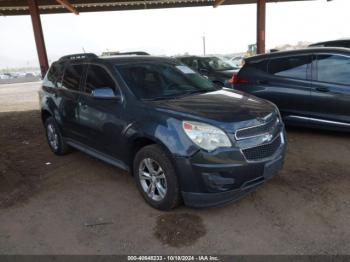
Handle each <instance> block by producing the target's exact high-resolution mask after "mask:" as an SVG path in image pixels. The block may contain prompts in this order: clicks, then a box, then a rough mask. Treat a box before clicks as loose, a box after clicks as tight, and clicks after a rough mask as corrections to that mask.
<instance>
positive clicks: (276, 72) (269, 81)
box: [238, 55, 312, 116]
mask: <svg viewBox="0 0 350 262" xmlns="http://www.w3.org/2000/svg"><path fill="white" fill-rule="evenodd" d="M246 66H247V67H251V68H250V69H249V68H248V69H245V67H246ZM246 66H244V69H243V70H241V72H240V73H239V77H240V78H242V79H246V80H247V81H246V82H247V83H244V84H240V85H239V87H238V89H239V90H242V91H245V90H246V91H248V92H249V93H253V94H254V95H256V96H258V97H261V98H264V99H267V100H270V101H272V102H273V103H275V104H276V105H277V106H278V107H279V109H280V111H281V113H282V114H284V115H288V116H290V115H307V114H308V112H309V111H310V102H311V85H312V82H311V55H295V56H288V57H278V58H272V59H267V60H265V61H261V62H259V63H256V64H254V63H252V64H247V65H246Z"/></svg>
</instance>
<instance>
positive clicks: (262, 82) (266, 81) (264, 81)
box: [256, 80, 269, 85]
mask: <svg viewBox="0 0 350 262" xmlns="http://www.w3.org/2000/svg"><path fill="white" fill-rule="evenodd" d="M256 83H257V84H259V85H266V84H268V83H269V81H268V80H257V81H256Z"/></svg>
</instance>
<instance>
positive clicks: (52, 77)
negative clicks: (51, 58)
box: [43, 62, 63, 88]
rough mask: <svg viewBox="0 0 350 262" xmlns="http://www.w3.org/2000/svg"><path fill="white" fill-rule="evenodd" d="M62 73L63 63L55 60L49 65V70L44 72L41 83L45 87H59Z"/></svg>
mask: <svg viewBox="0 0 350 262" xmlns="http://www.w3.org/2000/svg"><path fill="white" fill-rule="evenodd" d="M62 75H63V65H62V64H61V63H58V62H55V63H53V64H52V65H51V67H50V70H49V72H48V73H47V74H46V76H45V78H44V80H43V85H44V86H46V87H51V88H55V87H60V85H61V81H62Z"/></svg>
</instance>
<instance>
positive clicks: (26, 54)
mask: <svg viewBox="0 0 350 262" xmlns="http://www.w3.org/2000/svg"><path fill="white" fill-rule="evenodd" d="M349 10H350V0H333V1H331V2H327V1H326V0H316V1H305V2H288V3H269V4H267V21H266V47H267V49H270V48H274V47H276V46H279V45H283V44H297V43H298V42H299V41H307V42H317V41H323V40H331V39H339V38H350V26H349V25H350V15H349ZM41 19H42V25H43V31H44V37H45V41H46V48H47V52H48V57H49V60H50V62H52V61H54V60H56V59H57V58H59V57H60V56H63V55H66V54H70V53H81V52H84V50H85V51H86V52H95V53H96V54H101V52H103V51H107V50H109V51H135V50H138V51H139V50H141V51H146V52H149V53H151V54H154V55H176V54H184V53H189V54H202V53H203V45H202V36H203V35H205V37H206V51H207V53H209V54H230V53H239V52H245V51H246V50H247V46H248V44H253V43H255V42H256V5H255V4H246V5H232V6H220V7H218V8H212V7H196V8H175V9H157V10H138V11H119V12H118V11H116V12H99V13H81V14H80V15H78V16H77V15H74V14H71V13H67V14H55V15H42V16H41ZM37 65H38V61H37V53H36V49H35V42H34V36H33V30H32V24H31V20H30V17H29V16H8V17H4V16H0V68H7V67H24V66H37Z"/></svg>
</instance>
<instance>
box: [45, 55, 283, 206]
mask: <svg viewBox="0 0 350 262" xmlns="http://www.w3.org/2000/svg"><path fill="white" fill-rule="evenodd" d="M39 96H40V105H41V113H42V121H43V124H44V126H45V129H46V136H47V140H48V144H49V146H50V148H51V150H52V151H53V152H54V153H55V154H57V155H63V154H66V153H68V152H69V150H70V148H75V149H78V150H80V151H83V152H85V153H87V154H89V155H91V156H93V157H96V158H98V159H101V160H103V161H105V162H107V163H110V164H112V165H115V166H117V167H119V168H122V169H125V170H127V171H130V173H131V174H132V175H133V176H134V178H135V181H136V185H137V187H138V189H139V191H140V192H141V194H142V196H143V197H144V198H145V200H146V201H147V202H148V203H149V204H150V205H151V206H153V207H155V208H158V209H161V210H169V209H171V208H174V207H176V206H177V205H179V204H180V203H181V202H182V201H183V202H184V203H185V204H186V205H188V206H192V207H209V206H216V205H222V204H225V203H228V202H230V201H233V200H237V199H239V198H241V197H242V196H244V195H245V194H247V193H248V192H251V191H253V190H255V189H256V187H257V186H259V185H261V184H262V183H264V181H266V180H268V179H269V178H271V177H272V176H273V175H274V174H276V173H277V172H278V170H280V169H281V168H282V165H283V159H284V151H285V131H284V125H283V123H282V121H281V117H280V114H279V111H278V109H277V108H276V106H275V105H273V104H272V103H271V102H268V101H265V100H262V99H259V98H256V97H254V96H252V95H247V94H243V93H241V92H239V91H233V90H230V89H225V88H219V87H218V86H217V85H215V84H213V83H212V82H211V81H209V80H207V79H206V78H204V77H202V76H201V75H199V74H198V73H196V72H194V71H193V70H192V69H190V68H189V67H187V66H185V65H184V64H182V63H181V62H179V61H177V60H175V59H171V58H165V57H154V56H114V57H97V56H96V55H94V54H76V55H69V56H65V57H62V58H61V59H59V60H58V61H57V62H54V63H53V64H52V66H51V68H50V70H49V72H48V73H47V75H46V76H45V79H44V81H43V85H42V89H41V90H40V91H39Z"/></svg>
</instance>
